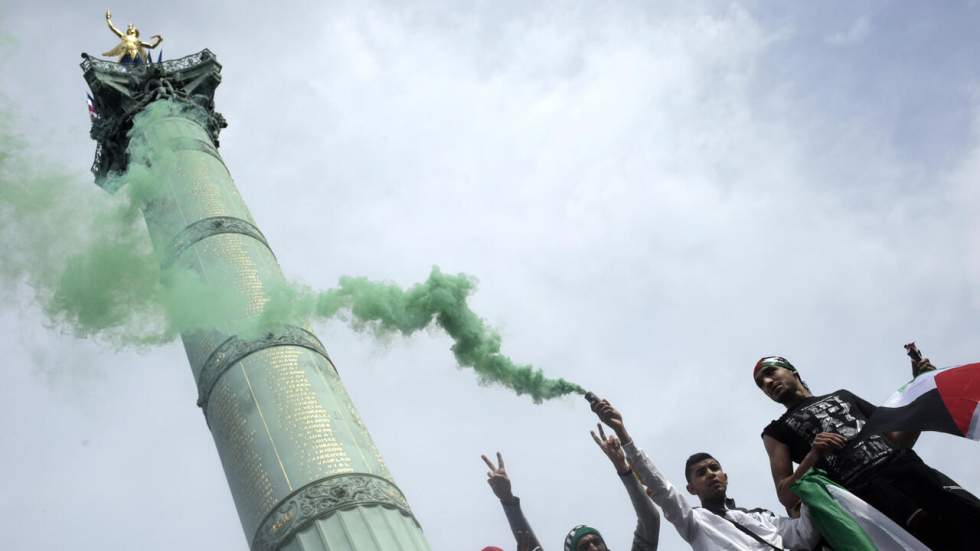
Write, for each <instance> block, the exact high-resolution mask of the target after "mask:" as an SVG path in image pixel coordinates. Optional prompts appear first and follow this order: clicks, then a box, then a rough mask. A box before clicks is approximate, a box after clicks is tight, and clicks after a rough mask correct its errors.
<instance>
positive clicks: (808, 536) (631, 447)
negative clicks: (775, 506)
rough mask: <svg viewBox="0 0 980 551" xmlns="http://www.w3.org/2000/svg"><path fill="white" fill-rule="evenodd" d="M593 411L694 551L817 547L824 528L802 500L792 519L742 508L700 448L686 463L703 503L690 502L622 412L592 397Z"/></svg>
mask: <svg viewBox="0 0 980 551" xmlns="http://www.w3.org/2000/svg"><path fill="white" fill-rule="evenodd" d="M592 411H594V412H595V413H596V414H597V415H598V416H599V419H600V420H601V421H602V422H603V423H605V424H606V425H608V426H609V427H610V428H611V429H613V431H615V432H616V435H617V437H618V438H619V440H620V441H621V442H622V445H623V449H624V450H625V451H626V456H627V458H628V459H629V462H630V464H631V465H632V466H633V470H634V472H636V474H637V475H638V476H639V477H640V481H641V482H643V484H645V485H646V486H647V488H648V490H649V495H650V497H651V498H653V501H654V503H656V504H657V505H659V506H660V508H661V509H662V510H663V514H664V518H666V519H667V520H669V521H670V522H671V523H672V524H673V525H674V527H675V528H677V532H678V533H679V534H680V536H681V537H682V538H684V541H686V542H688V543H689V544H690V545H691V547H692V548H693V549H694V550H695V551H702V550H703V551H709V550H710V551H714V550H717V549H726V550H733V551H774V550H775V551H781V550H783V549H784V548H789V549H814V548H816V547H817V545H818V543H819V541H820V533H819V532H818V531H817V530H816V528H815V527H814V526H813V524H812V523H811V522H810V518H809V514H808V513H809V511H808V509H807V507H806V506H805V505H804V506H803V509H802V512H801V515H800V518H797V519H791V518H787V517H782V516H779V515H776V514H775V513H773V512H771V511H767V510H765V509H742V508H739V507H735V502H734V501H732V500H731V499H729V498H728V495H727V491H728V475H727V474H725V471H724V470H723V469H722V468H721V464H719V463H718V461H717V460H716V459H715V458H714V457H712V456H711V455H710V454H707V453H696V454H694V455H692V456H691V457H690V458H688V460H687V462H686V463H685V466H684V476H685V478H686V479H687V491H688V492H689V493H691V494H693V495H696V496H698V499H699V500H700V501H701V507H691V506H690V505H689V504H688V503H687V500H686V499H685V498H684V497H683V496H682V495H681V494H680V492H678V491H677V489H676V488H675V487H674V486H673V485H672V484H671V483H670V482H669V481H667V479H666V478H665V477H664V476H663V475H662V474H661V473H660V471H659V470H657V468H656V467H655V466H654V465H653V462H651V461H650V458H648V457H647V455H646V454H645V453H643V451H642V450H640V449H638V448H637V447H636V445H635V444H634V443H633V440H632V439H631V438H630V436H629V433H628V432H627V431H626V425H625V424H624V423H623V416H622V415H621V414H620V413H619V412H618V411H616V409H615V408H613V407H612V405H610V404H609V401H608V400H599V399H595V400H594V401H592Z"/></svg>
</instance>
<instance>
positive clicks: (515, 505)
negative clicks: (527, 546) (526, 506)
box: [500, 496, 541, 551]
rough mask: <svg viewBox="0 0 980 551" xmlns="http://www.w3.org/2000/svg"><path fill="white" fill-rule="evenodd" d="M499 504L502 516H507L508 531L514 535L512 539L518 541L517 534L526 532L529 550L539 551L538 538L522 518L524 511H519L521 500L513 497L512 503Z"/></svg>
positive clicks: (503, 502) (501, 502) (502, 502)
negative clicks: (501, 507) (529, 538)
mask: <svg viewBox="0 0 980 551" xmlns="http://www.w3.org/2000/svg"><path fill="white" fill-rule="evenodd" d="M500 504H501V505H502V506H503V507H504V514H505V515H507V522H508V523H509V524H510V531H511V532H513V533H514V539H516V540H518V541H520V540H519V538H518V533H519V532H528V533H529V534H530V535H531V549H538V550H539V551H540V549H541V544H540V543H538V537H537V536H535V535H534V530H532V529H531V525H530V524H528V522H527V519H526V518H525V517H524V511H522V510H521V500H520V499H519V498H518V497H516V496H515V497H514V501H503V500H501V501H500Z"/></svg>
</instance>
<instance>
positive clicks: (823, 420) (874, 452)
mask: <svg viewBox="0 0 980 551" xmlns="http://www.w3.org/2000/svg"><path fill="white" fill-rule="evenodd" d="M874 411H875V406H873V405H871V404H869V403H868V402H866V401H864V400H862V399H861V398H858V397H857V396H855V395H854V394H851V393H850V392H848V391H846V390H838V391H837V392H834V393H831V394H827V395H824V396H813V397H811V398H807V399H805V400H803V402H801V403H799V404H797V405H796V406H794V407H792V408H791V409H789V410H788V411H787V412H786V413H784V414H783V416H782V417H780V418H779V419H776V420H775V421H773V422H771V423H769V425H768V426H767V427H766V428H765V429H763V431H762V435H763V436H770V437H772V438H774V439H776V440H778V441H780V442H782V443H783V444H786V445H787V446H789V450H790V456H791V457H792V458H793V461H794V462H796V463H799V462H801V461H803V458H804V457H806V454H807V453H809V452H810V447H811V446H812V444H813V439H814V438H816V436H817V435H818V434H820V433H821V432H834V433H837V434H839V435H841V436H843V437H844V438H846V439H847V440H848V442H847V445H846V446H845V447H844V448H843V449H841V450H838V451H836V452H834V453H831V454H828V455H827V457H825V458H823V459H821V460H820V461H819V462H818V463H817V467H819V468H821V469H823V470H825V471H827V474H828V475H829V476H830V478H831V479H832V480H834V481H836V482H838V483H839V484H842V485H844V486H847V485H849V484H851V483H854V482H858V477H860V476H861V475H864V474H868V473H870V472H871V471H873V470H874V469H875V468H876V467H877V466H879V465H882V464H884V463H885V462H886V461H888V460H890V459H892V458H893V457H895V456H896V455H897V454H898V453H899V450H898V449H897V448H896V447H895V446H894V445H893V444H892V443H891V442H890V441H889V440H888V439H887V438H885V437H884V436H882V435H880V434H874V435H867V434H862V435H861V436H860V438H855V437H856V436H858V434H860V432H861V429H862V428H863V427H864V424H865V423H866V422H867V421H868V417H870V416H871V414H872V413H874Z"/></svg>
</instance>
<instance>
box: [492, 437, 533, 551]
mask: <svg viewBox="0 0 980 551" xmlns="http://www.w3.org/2000/svg"><path fill="white" fill-rule="evenodd" d="M480 457H482V458H483V462H484V463H486V464H487V467H489V468H490V472H488V473H487V484H489V485H490V489H491V490H493V494H494V495H495V496H497V498H498V499H499V500H500V505H501V506H503V508H504V514H505V515H507V522H508V523H509V524H510V531H511V532H513V533H514V539H515V540H517V544H518V545H519V546H522V547H523V546H525V545H526V546H527V549H528V550H529V551H541V544H540V543H538V538H537V536H535V535H534V530H532V529H531V525H530V524H528V522H527V519H526V518H524V511H522V510H521V500H520V499H518V498H517V496H515V495H514V492H513V491H512V490H511V484H510V478H509V477H508V476H507V470H506V469H505V468H504V456H502V455H500V452H497V462H498V465H494V464H493V461H490V459H488V458H487V456H485V455H481V456H480Z"/></svg>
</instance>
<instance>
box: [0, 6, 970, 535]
mask: <svg viewBox="0 0 980 551" xmlns="http://www.w3.org/2000/svg"><path fill="white" fill-rule="evenodd" d="M107 7H109V8H112V10H113V15H114V20H115V22H116V24H117V25H118V26H122V25H125V24H126V23H128V22H134V23H136V24H137V25H138V26H139V28H140V30H141V33H142V34H143V36H149V35H152V34H157V33H159V34H162V35H163V36H164V42H163V44H162V49H163V52H164V57H167V58H173V57H179V56H183V55H186V54H190V53H193V52H196V51H198V50H200V49H202V48H205V47H207V48H210V49H211V50H212V51H214V52H215V53H216V54H217V56H218V60H219V61H220V62H221V63H222V64H223V66H224V69H223V77H224V78H223V84H222V85H221V87H220V88H219V89H218V92H217V96H216V100H217V107H218V110H219V111H221V112H222V113H223V114H224V115H225V116H226V117H227V119H228V121H229V126H228V128H227V129H226V130H225V131H224V132H223V133H222V134H221V153H222V155H223V157H224V159H225V161H226V163H227V164H228V166H229V168H230V169H231V172H232V174H233V176H234V177H235V180H236V183H237V185H238V187H239V189H240V190H241V193H242V195H243V196H244V198H245V200H246V202H247V203H248V204H249V205H250V207H251V209H252V212H253V214H254V216H255V218H256V220H257V222H258V224H259V226H260V227H261V228H262V230H263V232H264V233H265V235H266V236H267V237H268V240H269V242H270V244H271V245H272V247H273V248H274V250H275V251H276V254H277V257H278V259H279V261H280V263H281V264H282V267H283V270H284V272H285V273H286V274H287V276H289V277H291V278H294V279H296V280H299V281H302V282H304V283H307V284H310V285H314V286H319V287H324V288H326V287H330V286H332V285H333V284H335V283H336V282H337V279H338V278H339V277H340V276H341V275H363V276H367V277H370V278H375V279H384V280H391V281H395V282H398V283H401V284H406V285H407V284H411V283H413V282H416V281H420V280H421V279H424V278H425V276H426V275H427V274H428V272H429V270H430V268H431V266H432V265H439V266H440V267H441V268H442V269H443V270H445V271H448V272H454V273H455V272H465V273H467V274H471V275H473V276H475V277H477V278H478V279H479V281H480V287H479V290H478V292H477V293H476V295H475V296H474V297H473V300H472V306H473V308H474V310H476V311H477V312H478V313H479V314H480V315H481V316H483V317H484V318H485V319H486V320H487V321H488V322H489V323H491V324H492V325H493V326H495V327H496V328H497V329H499V331H500V332H501V334H502V335H503V338H504V351H505V352H506V353H508V354H509V355H511V356H512V357H513V358H514V359H515V360H517V361H520V362H530V363H533V364H534V365H536V366H539V367H541V368H543V369H544V370H545V371H546V372H547V373H548V374H550V375H555V376H562V377H565V378H568V379H570V380H573V381H576V382H578V383H580V384H582V385H584V386H586V387H588V388H590V389H593V390H594V391H596V392H598V393H600V394H602V395H604V396H608V397H609V398H610V399H611V400H612V401H613V403H614V404H616V405H617V406H619V407H620V409H621V410H622V411H623V413H624V416H625V418H626V421H627V423H628V425H629V426H630V428H631V429H632V430H631V432H632V433H633V435H634V438H635V440H636V441H637V442H638V444H639V445H640V446H642V447H644V448H645V449H646V450H647V452H648V453H649V454H650V456H651V457H652V458H653V459H654V461H655V462H657V464H658V465H660V466H661V468H662V470H663V471H664V472H665V473H666V474H667V475H668V476H670V477H671V478H673V480H674V481H675V482H678V483H679V482H682V478H683V462H684V459H685V458H686V457H687V456H688V455H689V454H690V453H692V452H695V451H702V450H704V451H709V452H712V453H713V454H715V455H716V456H717V457H718V458H719V459H720V461H721V463H722V465H723V466H724V467H725V468H726V470H727V471H728V472H729V476H730V478H731V485H730V495H731V496H732V497H734V498H735V499H736V500H737V501H738V502H739V503H740V504H741V505H745V506H753V507H767V508H770V509H773V510H780V508H779V505H778V502H777V500H776V496H775V492H774V490H773V486H772V482H771V479H770V475H769V467H768V461H767V459H766V454H765V451H764V449H763V446H762V441H761V439H760V438H759V433H760V431H761V429H762V427H763V426H764V425H765V424H766V423H767V422H768V421H769V420H770V419H772V418H774V417H776V416H778V415H779V414H780V407H779V406H778V405H776V404H773V403H772V402H770V401H769V400H768V399H767V398H765V396H764V395H763V394H762V393H761V392H760V391H759V390H757V389H756V387H755V386H754V384H753V382H752V379H751V376H750V372H751V368H752V365H753V364H754V362H755V360H756V359H757V358H758V357H759V356H762V355H768V354H781V355H784V356H786V357H788V358H789V359H790V360H791V361H793V362H794V363H795V364H796V365H797V367H799V369H800V370H801V372H802V374H803V376H804V378H805V379H806V380H807V381H808V382H809V384H810V386H811V387H812V388H813V389H814V390H815V391H816V392H817V393H822V392H829V391H832V390H835V389H838V388H848V389H850V390H852V391H854V392H856V393H857V394H859V395H861V396H863V397H864V398H866V399H868V400H869V401H871V402H880V401H882V400H884V399H885V398H886V397H887V396H888V395H889V394H890V393H891V392H892V391H893V390H894V389H895V388H896V387H898V386H899V385H900V384H902V383H903V382H905V380H906V379H907V378H908V376H909V372H910V368H909V364H908V360H907V358H906V357H905V354H904V351H903V349H902V345H903V344H904V343H906V342H908V341H910V340H913V339H914V340H917V341H918V343H919V345H920V347H921V348H922V350H923V351H924V352H925V353H926V355H927V356H930V357H931V358H932V359H933V361H934V362H935V363H936V364H937V365H949V364H955V363H963V362H967V361H976V360H980V346H978V343H977V339H976V334H975V333H974V331H975V330H976V327H977V318H978V315H980V280H978V274H980V238H978V235H980V234H978V230H980V218H978V216H977V213H978V208H980V192H978V186H977V184H976V181H977V178H978V177H980V133H978V130H980V126H978V125H980V86H978V85H980V78H978V76H977V73H976V67H977V66H978V61H980V38H978V34H977V29H978V28H980V6H977V3H976V2H966V3H956V2H943V3H941V4H939V3H919V2H915V3H913V2H819V3H818V2H806V3H804V2H796V3H779V4H778V6H774V5H773V3H765V4H763V3H756V2H748V3H735V2H725V3H712V2H695V1H691V0H683V1H676V2H660V1H657V2H650V1H645V2H612V3H605V2H578V3H573V2H567V3H531V2H526V1H510V0H494V1H481V2H472V3H463V2H449V1H446V2H424V3H410V2H392V3H389V4H386V3H373V2H366V1H360V2H347V3H338V2H309V3H298V2H289V1H284V2H267V3H264V4H263V5H262V6H260V7H246V3H243V2H230V1H228V2H211V3H205V2H186V1H169V2H142V1H134V2H130V3H128V4H119V5H114V6H107V5H105V4H104V2H102V3H92V2H88V1H84V2H83V1H77V0H76V1H71V2H68V1H65V2H51V1H42V2H33V3H27V2H22V1H17V0H0V22H2V25H0V36H2V39H3V44H4V48H3V50H2V53H0V60H2V61H0V62H2V66H3V74H4V78H3V85H2V88H0V95H2V98H3V102H4V103H5V109H7V110H12V111H13V112H14V113H15V114H16V117H17V119H16V125H17V128H18V130H19V132H20V133H21V134H22V135H23V136H24V137H25V139H27V140H28V142H29V143H30V144H31V145H32V151H33V153H34V154H36V155H39V156H41V157H42V158H44V159H46V160H47V161H46V162H50V163H51V164H52V165H53V166H62V167H65V168H66V169H67V170H70V171H73V172H75V173H77V176H78V185H79V186H88V185H92V178H91V176H90V175H89V174H87V172H86V170H87V168H88V166H89V165H90V164H91V160H92V153H93V151H94V148H95V144H94V142H92V141H91V140H90V139H89V137H88V126H89V125H88V119H87V114H86V108H85V93H86V91H87V88H86V86H85V84H84V81H83V79H82V75H81V71H80V69H79V68H78V63H79V62H80V58H79V53H80V52H82V51H85V52H89V53H92V54H100V53H101V52H103V51H106V50H108V49H110V48H111V47H112V46H113V45H114V44H115V43H116V39H115V38H114V37H113V36H112V35H111V34H110V33H109V31H108V30H107V29H106V28H105V23H104V18H103V12H104V10H105V8H107ZM15 294H16V295H17V297H19V299H16V300H8V301H7V302H6V304H5V305H4V307H3V308H2V309H0V332H2V334H3V335H4V337H3V343H4V346H3V351H4V361H3V364H4V368H3V369H4V370H3V373H4V382H3V384H2V385H0V419H3V421H2V423H3V425H2V426H3V430H2V431H0V472H2V473H4V475H3V484H2V489H0V526H2V527H3V528H4V548H5V549H11V550H21V549H24V550H27V549H31V550H56V549H64V548H67V547H71V548H72V549H79V550H82V549H85V550H88V549H91V550H96V549H99V550H101V549H137V548H138V549H141V550H142V551H155V550H171V549H188V550H198V549H200V550H225V549H227V550H243V549H246V547H247V543H246V539H245V537H244V535H243V533H242V530H241V526H240V524H239V521H238V517H237V513H236V511H235V508H234V505H233V502H232V499H231V496H230V493H229V491H228V488H227V484H226V481H225V479H224V474H223V472H222V469H221V465H220V462H219V460H218V456H217V453H216V452H215V449H214V443H213V441H212V439H211V436H210V434H209V433H208V429H207V427H206V425H205V423H204V418H203V415H202V414H201V413H200V411H199V409H198V408H197V407H196V406H195V400H196V388H195V384H194V381H193V380H192V377H191V372H190V369H189V367H188V365H187V360H186V357H185V355H184V352H183V349H182V347H181V346H180V344H179V343H174V344H171V345H168V346H165V347H160V348H155V349H149V350H142V351H132V350H113V349H112V348H111V347H109V346H107V345H104V344H100V343H97V342H89V341H82V340H78V339H74V338H72V337H70V336H67V335H65V334H64V332H63V330H62V329H60V328H57V327H51V326H50V324H49V323H48V322H46V320H45V319H44V317H43V315H42V314H41V312H40V309H39V308H38V306H37V305H36V304H34V302H33V301H32V299H31V297H32V293H31V292H30V290H29V289H26V288H23V287H22V288H20V289H19V290H16V291H15ZM316 329H317V332H318V334H319V335H320V337H321V339H322V340H323V342H324V343H325V345H326V346H327V349H328V350H329V352H330V355H331V357H332V358H333V359H334V361H335V362H336V363H337V366H338V368H339V370H340V374H341V377H342V378H343V379H344V381H345V382H346V385H347V388H348V389H349V391H350V394H351V396H352V398H353V399H354V402H355V404H356V406H357V407H358V409H359V410H360V412H361V414H362V416H363V417H364V420H365V422H366V424H367V426H368V427H369V429H370V430H371V434H372V435H373V437H374V439H375V441H376V442H377V444H378V446H379V448H380V449H381V452H382V454H383V455H384V457H385V459H386V461H387V463H388V465H389V466H390V468H391V471H392V473H393V475H394V477H395V480H396V482H397V483H398V485H399V486H400V487H401V488H402V490H403V491H404V492H405V493H406V495H407V496H408V499H409V502H410V503H411V505H412V507H413V510H414V511H415V513H416V515H417V517H418V519H419V521H420V522H421V523H422V525H423V527H424V529H425V532H426V534H427V536H428V539H429V541H430V543H431V545H432V548H433V549H434V550H437V551H457V550H468V549H473V550H478V549H481V548H482V547H483V546H484V545H499V546H501V547H504V548H505V549H509V548H513V547H514V545H513V540H512V537H511V535H510V533H509V530H508V528H507V524H506V520H505V518H504V515H503V513H502V511H501V510H500V507H499V504H498V503H497V501H496V500H495V499H494V497H493V495H492V494H491V492H490V490H489V488H488V487H487V485H486V482H485V479H486V475H485V471H486V469H485V467H484V466H483V464H482V462H481V461H480V458H479V456H480V454H481V453H486V452H493V451H496V450H500V451H502V452H503V453H504V455H505V457H506V459H507V460H508V466H509V470H510V473H511V477H512V479H513V481H514V489H515V493H516V494H517V495H519V496H520V497H521V498H522V502H523V504H524V506H525V511H526V513H527V516H528V517H529V519H530V520H531V522H532V524H533V526H534V528H535V530H536V532H537V534H538V536H539V538H540V539H541V541H542V543H543V544H544V545H545V548H546V549H549V550H554V549H560V546H561V542H562V538H563V537H564V535H565V533H566V531H567V530H568V529H569V528H570V527H571V526H573V525H575V524H578V523H583V522H584V523H588V524H591V525H593V526H596V527H597V528H599V529H600V530H601V531H602V532H603V534H604V535H605V537H606V539H607V541H608V543H609V544H610V547H611V548H612V549H614V550H624V549H628V546H629V542H630V539H631V532H632V529H633V524H634V520H633V513H632V509H631V507H630V505H629V501H628V498H627V496H626V494H625V492H624V490H623V488H622V486H621V484H620V483H619V482H618V480H617V478H616V475H615V474H614V473H613V470H612V467H611V466H610V465H609V463H608V461H607V460H606V458H605V457H604V456H603V455H602V453H601V452H600V451H599V450H598V448H597V447H596V446H595V444H594V443H593V442H592V440H591V438H590V437H589V434H588V431H589V429H590V427H593V426H594V425H593V419H594V418H593V416H592V414H591V413H590V412H589V411H588V409H587V407H586V404H585V403H584V401H581V399H580V398H567V399H563V400H558V401H555V402H551V403H546V404H543V405H537V406H536V405H533V404H532V403H531V402H530V400H527V399H526V398H518V397H516V396H514V395H513V394H512V393H510V392H509V391H507V390H504V389H501V388H496V387H489V388H488V387H481V386H479V385H478V384H477V382H476V380H475V378H474V376H473V374H472V372H470V371H468V370H460V369H457V367H456V365H455V363H454V360H453V357H452V354H451V353H450V351H449V341H448V339H447V337H445V336H444V335H443V334H441V333H439V332H438V331H432V332H430V333H428V334H425V335H421V336H419V337H417V338H412V339H395V340H392V341H390V342H387V343H382V344H380V345H379V344H378V343H376V342H374V341H373V340H372V339H371V338H369V337H368V336H366V335H363V334H358V333H355V332H353V331H352V330H350V329H349V328H347V327H346V326H344V325H343V324H341V323H328V324H323V325H321V326H318V327H317V328H316ZM916 449H917V451H918V452H919V453H920V454H921V455H922V456H923V457H924V458H925V459H926V461H927V462H928V463H929V464H930V465H932V466H934V467H937V468H939V469H940V470H942V471H944V472H946V473H947V474H949V475H950V476H952V477H953V478H955V479H957V480H958V481H959V482H960V483H962V484H963V485H964V486H966V487H967V488H969V489H971V490H972V491H974V492H975V493H976V492H980V470H978V469H977V463H978V459H980V449H978V448H977V446H976V443H973V442H969V441H966V440H961V439H956V438H953V437H950V436H946V435H935V434H932V435H926V436H924V437H923V438H922V439H921V440H920V442H919V444H918V445H917V447H916ZM686 548H687V546H686V544H684V543H683V541H682V540H681V539H680V538H679V537H678V536H677V534H676V532H675V531H674V529H673V527H671V526H670V525H669V524H667V523H664V526H663V528H662V530H661V549H663V550H665V551H673V550H681V549H686Z"/></svg>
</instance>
